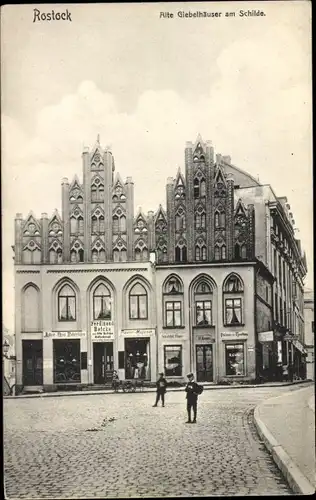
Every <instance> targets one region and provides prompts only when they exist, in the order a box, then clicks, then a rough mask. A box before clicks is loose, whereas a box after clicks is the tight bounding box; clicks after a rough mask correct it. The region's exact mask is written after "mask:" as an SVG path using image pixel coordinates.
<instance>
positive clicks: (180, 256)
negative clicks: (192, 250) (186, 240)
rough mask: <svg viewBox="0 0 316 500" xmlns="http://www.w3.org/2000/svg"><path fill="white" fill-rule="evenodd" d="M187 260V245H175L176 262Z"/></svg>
mask: <svg viewBox="0 0 316 500" xmlns="http://www.w3.org/2000/svg"><path fill="white" fill-rule="evenodd" d="M186 260H187V247H186V246H185V245H183V246H176V262H186Z"/></svg>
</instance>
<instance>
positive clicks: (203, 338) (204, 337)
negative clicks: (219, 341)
mask: <svg viewBox="0 0 316 500" xmlns="http://www.w3.org/2000/svg"><path fill="white" fill-rule="evenodd" d="M194 339H195V342H206V343H211V342H215V336H214V335H211V334H209V333H204V334H199V335H194Z"/></svg>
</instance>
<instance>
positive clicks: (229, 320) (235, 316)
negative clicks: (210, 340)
mask: <svg viewBox="0 0 316 500" xmlns="http://www.w3.org/2000/svg"><path fill="white" fill-rule="evenodd" d="M243 291H244V285H243V282H242V280H241V278H240V277H239V276H237V275H236V274H231V275H230V276H229V277H228V279H226V281H225V282H224V286H223V295H224V298H223V302H224V323H225V325H226V326H230V325H241V324H242V323H243V317H242V295H243Z"/></svg>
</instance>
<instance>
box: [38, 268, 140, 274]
mask: <svg viewBox="0 0 316 500" xmlns="http://www.w3.org/2000/svg"><path fill="white" fill-rule="evenodd" d="M147 270H148V269H147V268H144V267H139V268H138V267H130V268H121V267H120V268H115V269H111V268H103V269H47V270H46V273H61V274H65V273H116V272H118V273H120V272H126V273H131V272H142V271H147Z"/></svg>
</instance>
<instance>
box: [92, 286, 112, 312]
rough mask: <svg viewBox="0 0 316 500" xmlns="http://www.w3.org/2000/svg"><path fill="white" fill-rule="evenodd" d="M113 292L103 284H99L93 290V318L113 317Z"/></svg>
mask: <svg viewBox="0 0 316 500" xmlns="http://www.w3.org/2000/svg"><path fill="white" fill-rule="evenodd" d="M111 303H112V300H111V293H110V291H109V289H108V288H107V287H106V286H105V285H104V284H103V283H100V285H98V286H97V288H96V289H95V290H94V292H93V319H94V320H97V319H107V320H110V319H111Z"/></svg>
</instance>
